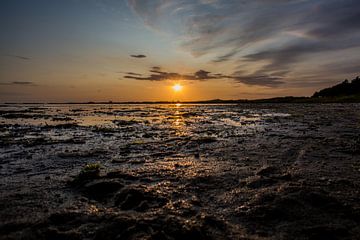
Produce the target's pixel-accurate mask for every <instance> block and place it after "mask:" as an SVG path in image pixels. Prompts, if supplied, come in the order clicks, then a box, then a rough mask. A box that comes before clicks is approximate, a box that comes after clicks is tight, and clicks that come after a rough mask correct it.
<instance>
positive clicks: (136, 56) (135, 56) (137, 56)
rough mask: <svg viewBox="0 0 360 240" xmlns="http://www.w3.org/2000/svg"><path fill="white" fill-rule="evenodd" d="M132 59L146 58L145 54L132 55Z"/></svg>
mask: <svg viewBox="0 0 360 240" xmlns="http://www.w3.org/2000/svg"><path fill="white" fill-rule="evenodd" d="M130 57H133V58H146V56H145V55H143V54H139V55H130Z"/></svg>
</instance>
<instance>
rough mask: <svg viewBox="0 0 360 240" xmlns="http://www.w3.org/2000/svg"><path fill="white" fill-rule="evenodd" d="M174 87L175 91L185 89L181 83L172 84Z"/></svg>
mask: <svg viewBox="0 0 360 240" xmlns="http://www.w3.org/2000/svg"><path fill="white" fill-rule="evenodd" d="M172 89H173V90H174V91H175V92H180V91H181V90H182V89H183V86H181V85H180V84H179V83H177V84H175V85H174V86H172Z"/></svg>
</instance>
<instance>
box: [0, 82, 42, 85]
mask: <svg viewBox="0 0 360 240" xmlns="http://www.w3.org/2000/svg"><path fill="white" fill-rule="evenodd" d="M0 85H24V86H36V84H35V83H34V82H28V81H14V82H5V83H0Z"/></svg>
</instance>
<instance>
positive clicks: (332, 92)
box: [312, 77, 360, 98]
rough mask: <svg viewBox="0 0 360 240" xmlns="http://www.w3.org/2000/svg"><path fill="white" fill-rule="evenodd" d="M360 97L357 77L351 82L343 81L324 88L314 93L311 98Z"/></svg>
mask: <svg viewBox="0 0 360 240" xmlns="http://www.w3.org/2000/svg"><path fill="white" fill-rule="evenodd" d="M354 95H360V78H359V77H357V78H355V79H353V80H352V81H351V82H349V81H348V80H345V81H343V82H342V83H340V84H337V85H335V86H333V87H330V88H325V89H323V90H320V91H319V92H316V93H314V95H313V96H312V97H313V98H323V97H342V96H354Z"/></svg>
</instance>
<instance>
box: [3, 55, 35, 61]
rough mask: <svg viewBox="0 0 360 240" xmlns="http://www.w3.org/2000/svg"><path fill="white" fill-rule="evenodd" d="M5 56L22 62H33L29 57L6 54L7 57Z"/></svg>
mask: <svg viewBox="0 0 360 240" xmlns="http://www.w3.org/2000/svg"><path fill="white" fill-rule="evenodd" d="M4 56H6V57H12V58H17V59H21V60H31V58H29V57H25V56H20V55H13V54H6V55H4Z"/></svg>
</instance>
